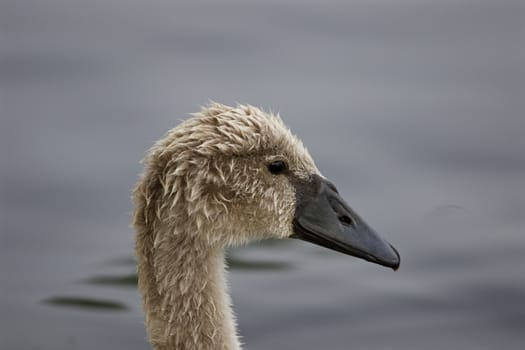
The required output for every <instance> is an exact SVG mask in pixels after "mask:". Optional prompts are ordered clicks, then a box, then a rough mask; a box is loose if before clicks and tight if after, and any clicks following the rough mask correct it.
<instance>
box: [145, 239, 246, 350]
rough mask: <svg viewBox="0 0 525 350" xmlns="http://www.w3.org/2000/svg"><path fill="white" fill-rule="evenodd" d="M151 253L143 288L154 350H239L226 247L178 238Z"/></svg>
mask: <svg viewBox="0 0 525 350" xmlns="http://www.w3.org/2000/svg"><path fill="white" fill-rule="evenodd" d="M149 255H150V256H149V257H146V259H143V261H142V263H141V262H140V261H139V287H140V289H141V292H142V294H143V298H144V309H145V313H146V325H147V328H148V333H149V337H150V340H151V343H152V344H153V347H154V349H155V350H175V349H180V350H192V349H195V350H197V349H199V350H208V349H209V350H212V349H213V350H217V349H218V350H240V345H239V341H238V339H237V336H236V332H235V321H234V317H233V312H232V310H231V301H230V297H229V295H228V292H227V284H226V270H225V254H224V249H223V248H218V247H216V248H211V247H209V246H205V245H202V244H199V243H198V242H196V241H193V240H188V239H181V238H180V237H174V238H172V239H170V240H169V242H164V243H163V244H159V245H158V246H157V247H155V248H153V249H152V251H151V253H150V254H149ZM138 256H139V257H140V254H138ZM139 260H141V259H140V258H139ZM144 263H145V264H146V265H147V268H146V269H145V268H144ZM145 270H149V273H148V271H145ZM151 272H152V273H151ZM152 277H153V281H152V280H151V279H152ZM152 284H153V285H154V287H153V288H152Z"/></svg>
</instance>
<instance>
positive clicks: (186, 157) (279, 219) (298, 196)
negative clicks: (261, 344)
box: [134, 103, 399, 269]
mask: <svg viewBox="0 0 525 350" xmlns="http://www.w3.org/2000/svg"><path fill="white" fill-rule="evenodd" d="M144 162H145V173H144V176H143V178H142V179H141V180H140V181H139V183H138V185H137V187H136V189H135V192H134V196H135V202H136V204H137V205H136V212H135V219H134V224H135V226H138V227H139V228H140V226H145V225H154V226H155V227H156V228H157V229H156V232H157V233H156V236H155V237H153V238H152V239H153V240H154V242H155V245H156V244H162V243H163V242H166V241H168V240H169V237H173V236H185V237H186V238H189V239H192V240H195V241H198V242H200V243H202V244H205V245H209V246H220V247H227V246H234V245H241V244H245V243H247V242H250V241H254V240H261V239H266V238H278V239H282V238H300V239H303V240H307V241H310V242H312V243H315V244H318V245H322V246H325V247H327V248H330V249H333V250H337V251H340V252H342V253H345V254H349V255H353V256H357V257H359V258H363V259H365V260H368V261H371V262H375V263H378V264H380V265H384V266H388V267H392V268H394V269H397V267H398V266H399V254H398V253H397V251H396V250H395V249H394V248H393V247H392V246H391V245H390V244H389V243H387V242H386V241H385V240H383V239H382V238H380V237H379V236H378V235H377V234H376V233H375V232H374V231H373V230H372V229H371V228H370V227H369V226H368V225H367V224H366V223H365V222H364V221H363V220H362V219H361V218H360V217H359V216H358V215H357V214H356V213H355V212H354V211H353V210H352V209H351V208H350V207H349V206H348V204H347V203H346V202H345V201H344V200H343V199H342V198H341V196H340V195H339V193H338V192H337V189H336V187H335V186H334V185H333V184H332V183H331V182H329V181H328V180H327V179H326V178H324V177H323V176H322V175H321V173H320V172H319V170H318V169H317V167H316V165H315V163H314V161H313V159H312V157H311V156H310V154H309V153H308V151H307V149H306V148H305V147H304V145H303V144H302V142H301V141H300V140H299V139H298V138H297V137H296V136H295V135H293V134H292V133H291V132H290V130H289V129H288V128H287V127H286V126H285V125H284V123H283V121H282V120H281V118H280V117H279V116H278V115H274V114H271V113H266V112H264V111H262V110H260V109H258V108H256V107H253V106H249V105H237V106H235V107H230V106H225V105H222V104H219V103H212V104H211V105H209V106H207V107H205V108H203V109H202V110H201V111H200V112H198V113H195V114H192V117H191V118H189V119H187V120H186V121H184V122H182V123H181V124H179V125H178V126H177V127H175V128H174V129H172V130H170V131H169V132H168V133H167V134H166V135H165V137H164V138H162V139H161V140H159V141H158V142H157V143H156V144H155V145H154V146H153V147H152V148H151V150H150V151H149V153H148V155H147V156H146V158H145V161H144Z"/></svg>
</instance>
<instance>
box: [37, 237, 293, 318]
mask: <svg viewBox="0 0 525 350" xmlns="http://www.w3.org/2000/svg"><path fill="white" fill-rule="evenodd" d="M258 245H260V246H261V247H266V249H268V248H273V247H277V246H279V242H278V241H273V240H268V241H264V242H259V243H257V244H253V245H252V247H257V246H258ZM281 245H282V244H281ZM108 264H109V265H123V266H133V267H134V266H135V264H136V262H135V259H134V258H133V257H120V258H116V259H111V260H110V261H108V262H107V263H106V264H105V265H108ZM226 264H227V266H228V269H229V270H233V271H235V270H246V271H251V272H257V271H279V270H286V269H289V268H290V267H291V263H289V262H285V261H274V260H271V261H270V260H253V259H252V260H250V259H246V258H241V257H238V256H235V253H234V252H233V251H230V252H229V253H228V254H227V256H226ZM80 282H81V283H85V284H90V285H94V286H106V287H117V288H119V287H124V288H137V285H138V276H137V274H136V272H134V271H133V272H130V273H125V274H120V275H95V276H92V277H88V278H86V279H83V280H80ZM83 293H85V292H83ZM43 303H45V304H48V305H51V306H59V307H70V308H74V309H86V310H91V311H92V310H105V311H122V310H126V309H127V307H126V305H125V304H124V303H122V302H120V301H113V300H105V299H96V298H88V297H74V296H55V297H51V298H48V299H45V300H43Z"/></svg>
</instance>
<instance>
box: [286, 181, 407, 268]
mask: <svg viewBox="0 0 525 350" xmlns="http://www.w3.org/2000/svg"><path fill="white" fill-rule="evenodd" d="M313 180H314V181H313V182H314V184H313V185H312V186H313V187H314V188H313V189H312V188H310V189H309V191H308V192H309V193H308V194H304V195H301V196H298V203H297V208H296V213H295V218H294V221H293V226H294V235H293V236H292V237H294V238H299V239H302V240H305V241H308V242H312V243H315V244H317V245H320V246H323V247H326V248H329V249H333V250H337V251H338V252H341V253H344V254H348V255H352V256H355V257H358V258H361V259H364V260H367V261H371V262H373V263H376V264H379V265H383V266H387V267H390V268H392V269H394V270H397V268H398V267H399V262H400V258H399V253H398V252H397V250H396V249H395V248H394V247H393V246H392V245H390V243H388V242H387V241H385V240H383V239H382V238H381V237H379V235H378V234H377V233H376V232H375V231H374V230H372V229H371V228H370V227H369V226H368V225H367V224H366V223H365V222H364V221H363V219H361V218H360V217H359V216H358V215H357V214H356V213H355V212H354V211H353V210H352V209H351V208H350V206H349V205H348V204H346V202H345V201H344V200H343V198H341V196H340V195H339V193H338V192H337V189H336V188H335V186H334V185H333V184H332V183H331V182H329V181H327V180H326V179H322V178H321V177H319V176H314V179H313Z"/></svg>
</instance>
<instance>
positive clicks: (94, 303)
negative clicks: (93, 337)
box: [43, 296, 127, 311]
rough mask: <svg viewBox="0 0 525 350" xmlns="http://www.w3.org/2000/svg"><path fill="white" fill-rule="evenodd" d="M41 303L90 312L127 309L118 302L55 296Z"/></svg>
mask: <svg viewBox="0 0 525 350" xmlns="http://www.w3.org/2000/svg"><path fill="white" fill-rule="evenodd" d="M43 302H44V303H46V304H49V305H55V306H61V307H63V306H66V307H71V308H79V309H86V310H90V311H97V310H101V311H122V310H126V309H127V307H126V306H125V305H124V304H122V303H120V302H118V301H113V300H102V299H91V298H81V297H66V296H57V297H52V298H49V299H46V300H44V301H43Z"/></svg>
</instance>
